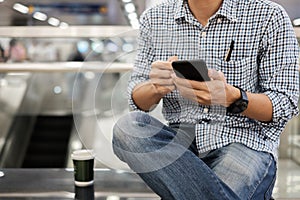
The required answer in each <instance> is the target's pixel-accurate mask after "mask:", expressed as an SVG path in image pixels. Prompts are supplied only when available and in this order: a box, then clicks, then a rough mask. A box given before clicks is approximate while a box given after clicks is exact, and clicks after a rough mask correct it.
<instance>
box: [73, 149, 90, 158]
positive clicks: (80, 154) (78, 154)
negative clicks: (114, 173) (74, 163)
mask: <svg viewBox="0 0 300 200" xmlns="http://www.w3.org/2000/svg"><path fill="white" fill-rule="evenodd" d="M94 157H95V154H94V151H93V150H90V149H81V150H76V151H74V152H73V153H72V155H71V158H72V159H73V160H90V159H93V158H94Z"/></svg>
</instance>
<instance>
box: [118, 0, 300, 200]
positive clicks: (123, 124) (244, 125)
mask: <svg viewBox="0 0 300 200" xmlns="http://www.w3.org/2000/svg"><path fill="white" fill-rule="evenodd" d="M298 54H299V52H298V44H297V40H296V38H295V35H294V31H293V27H292V26H291V23H290V20H289V17H288V16H287V14H286V12H285V11H284V10H283V8H282V7H280V6H279V5H277V4H275V3H273V2H270V1H267V0H169V1H167V2H165V3H163V4H160V5H158V6H156V7H153V8H151V9H149V10H147V11H146V12H145V13H144V14H143V16H142V17H141V26H140V36H139V49H138V53H137V58H136V62H135V65H134V69H133V72H132V76H131V79H130V82H129V93H130V106H131V108H132V109H134V110H137V111H136V112H131V113H129V114H128V115H126V116H124V117H122V118H121V119H120V120H119V121H118V122H117V124H116V125H115V127H114V139H113V144H114V151H115V153H116V155H117V156H118V157H119V158H120V159H121V160H123V161H125V162H127V163H128V165H129V166H130V167H131V168H132V169H133V170H134V171H135V172H137V173H138V174H139V175H140V176H141V178H142V179H143V180H144V181H145V182H146V183H147V184H148V185H149V186H150V187H151V188H152V189H153V191H155V192H156V193H157V194H158V195H159V196H161V197H162V199H180V200H182V199H270V198H271V194H272V189H273V187H274V182H275V177H276V165H277V149H278V146H279V136H280V133H281V132H282V131H283V130H284V127H285V126H286V124H287V122H288V120H289V119H291V118H292V117H293V116H295V115H297V113H298V109H297V101H298V92H299V91H298V71H297V70H298ZM175 55H176V56H175ZM177 59H179V60H195V59H203V60H205V61H206V64H207V66H208V68H209V73H208V75H209V77H210V79H211V81H206V82H198V81H191V80H187V79H183V78H178V77H177V76H176V75H175V74H174V71H173V68H172V62H173V61H176V60H177ZM161 99H163V114H164V117H165V118H166V120H167V121H168V125H164V124H162V123H161V122H159V121H158V120H156V119H154V118H153V117H151V116H150V115H149V114H147V113H146V112H147V111H150V110H151V109H153V108H154V107H155V106H156V105H157V104H158V103H159V101H160V100H161ZM141 111H142V112H141ZM144 111H145V112H144Z"/></svg>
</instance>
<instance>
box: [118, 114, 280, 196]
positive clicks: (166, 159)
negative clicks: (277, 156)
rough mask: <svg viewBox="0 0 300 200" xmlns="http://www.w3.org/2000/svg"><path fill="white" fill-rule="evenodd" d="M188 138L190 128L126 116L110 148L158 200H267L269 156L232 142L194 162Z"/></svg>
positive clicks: (271, 177)
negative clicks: (160, 199)
mask: <svg viewBox="0 0 300 200" xmlns="http://www.w3.org/2000/svg"><path fill="white" fill-rule="evenodd" d="M194 138H195V130H194V126H193V125H182V124H181V125H179V124H174V125H170V126H166V125H164V124H162V123H161V122H159V121H158V120H157V119H155V118H153V117H151V116H150V115H148V114H146V113H142V112H132V113H129V114H128V115H126V116H124V117H122V118H121V119H119V120H118V122H117V123H116V124H115V126H114V135H113V149H114V152H115V154H116V155H117V156H118V157H119V158H120V159H121V160H123V161H124V162H126V163H127V164H128V165H129V166H130V168H131V169H132V170H133V171H135V172H137V174H138V175H139V176H140V177H141V178H142V179H143V180H144V181H145V183H146V184H147V185H148V186H149V187H150V188H151V189H152V190H153V191H154V192H155V193H157V194H158V195H159V196H160V197H161V198H162V199H164V200H168V199H178V200H184V199H193V200H195V199H201V200H205V199H207V200H210V199H212V200H214V199H220V200H224V199H228V200H234V199H242V200H244V199H258V200H260V199H267V200H269V199H270V198H271V194H272V190H273V187H274V183H275V179H276V163H275V161H274V159H273V157H272V155H270V154H269V153H265V152H258V151H255V150H252V149H250V148H248V147H246V146H244V145H242V144H238V143H232V144H230V145H227V146H225V147H222V148H220V149H216V150H212V151H210V152H208V154H206V155H205V156H204V157H202V158H200V157H199V155H198V153H197V149H196V146H195V142H194V141H195V140H194Z"/></svg>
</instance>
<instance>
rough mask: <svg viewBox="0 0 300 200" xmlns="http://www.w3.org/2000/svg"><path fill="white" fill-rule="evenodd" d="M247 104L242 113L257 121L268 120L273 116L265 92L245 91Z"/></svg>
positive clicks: (269, 101)
mask: <svg viewBox="0 0 300 200" xmlns="http://www.w3.org/2000/svg"><path fill="white" fill-rule="evenodd" d="M247 96H248V99H249V104H248V108H247V109H246V110H245V111H244V112H243V115H245V116H247V117H249V118H251V119H256V120H258V121H263V122H270V121H272V117H273V106H272V102H271V100H270V99H269V97H268V96H266V95H265V94H253V93H247Z"/></svg>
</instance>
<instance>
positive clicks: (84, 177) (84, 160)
mask: <svg viewBox="0 0 300 200" xmlns="http://www.w3.org/2000/svg"><path fill="white" fill-rule="evenodd" d="M71 158H72V160H73V165H74V179H75V185H77V186H79V187H85V186H89V185H92V184H93V183H94V158H95V155H94V152H93V150H88V149H82V150H76V151H74V152H73V153H72V155H71Z"/></svg>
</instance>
